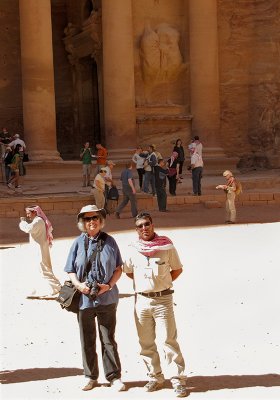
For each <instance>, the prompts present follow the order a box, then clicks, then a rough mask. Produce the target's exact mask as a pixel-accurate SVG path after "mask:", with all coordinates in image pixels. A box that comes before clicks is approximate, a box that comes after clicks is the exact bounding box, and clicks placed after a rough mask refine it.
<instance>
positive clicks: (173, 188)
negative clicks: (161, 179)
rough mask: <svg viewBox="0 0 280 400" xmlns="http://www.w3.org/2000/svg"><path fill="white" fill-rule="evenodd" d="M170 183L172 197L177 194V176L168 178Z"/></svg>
mask: <svg viewBox="0 0 280 400" xmlns="http://www.w3.org/2000/svg"><path fill="white" fill-rule="evenodd" d="M168 181H169V193H170V194H172V195H175V194H176V187H177V178H176V175H173V176H168Z"/></svg>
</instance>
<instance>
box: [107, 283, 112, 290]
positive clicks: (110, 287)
mask: <svg viewBox="0 0 280 400" xmlns="http://www.w3.org/2000/svg"><path fill="white" fill-rule="evenodd" d="M107 285H108V286H109V290H108V292H110V290H112V289H113V288H112V286H111V285H110V283H109V282H108V283H107Z"/></svg>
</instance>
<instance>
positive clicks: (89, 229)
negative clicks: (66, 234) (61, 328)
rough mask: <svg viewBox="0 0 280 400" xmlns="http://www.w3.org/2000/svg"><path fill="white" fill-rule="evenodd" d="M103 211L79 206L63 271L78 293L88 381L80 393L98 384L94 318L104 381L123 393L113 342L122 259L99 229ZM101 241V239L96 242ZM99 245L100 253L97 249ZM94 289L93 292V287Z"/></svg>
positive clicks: (109, 238)
mask: <svg viewBox="0 0 280 400" xmlns="http://www.w3.org/2000/svg"><path fill="white" fill-rule="evenodd" d="M104 221H105V210H103V209H98V208H97V206H96V205H87V206H85V207H83V208H82V209H81V211H80V213H79V214H78V228H79V229H80V230H81V231H82V233H81V235H80V236H78V237H77V238H76V239H75V241H74V243H73V244H72V246H71V249H70V252H69V255H68V259H67V262H66V266H65V268H64V271H65V272H67V273H68V274H69V278H70V279H71V281H72V283H73V284H74V285H75V287H76V288H77V289H78V290H79V291H80V292H81V293H82V295H81V298H80V304H79V312H78V323H79V328H80V339H81V347H82V357H83V366H84V374H85V376H86V378H89V380H88V382H87V383H86V385H85V386H84V387H83V390H91V389H93V388H94V387H96V386H97V385H98V382H97V380H98V375H99V369H98V360H97V353H96V324H95V319H96V318H97V323H98V329H99V336H100V341H101V348H102V361H103V368H104V373H105V377H106V379H107V380H108V381H109V382H110V384H111V386H112V388H114V389H116V390H117V391H122V390H125V385H124V384H123V383H122V381H121V379H120V378H121V364H120V359H119V354H118V350H117V343H116V341H115V327H116V311H117V304H118V293H119V292H118V288H117V286H116V283H117V281H118V280H119V278H120V276H121V274H122V264H123V262H122V258H121V254H120V250H119V248H118V245H117V243H116V242H115V240H114V238H113V237H112V236H110V235H108V234H105V233H104V232H101V229H102V228H103V227H104ZM100 239H102V240H100ZM100 244H101V249H100V251H97V246H99V245H100ZM94 283H96V286H97V288H96V290H95V291H94V292H93V289H92V287H93V285H94Z"/></svg>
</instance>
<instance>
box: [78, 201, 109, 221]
mask: <svg viewBox="0 0 280 400" xmlns="http://www.w3.org/2000/svg"><path fill="white" fill-rule="evenodd" d="M89 212H100V213H101V215H102V216H103V218H105V217H106V211H105V210H104V208H98V207H97V206H96V205H95V204H88V205H87V206H84V207H82V208H81V211H80V212H79V214H78V216H77V218H78V220H79V219H80V218H83V216H84V214H85V213H89Z"/></svg>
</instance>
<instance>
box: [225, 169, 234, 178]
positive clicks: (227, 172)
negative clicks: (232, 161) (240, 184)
mask: <svg viewBox="0 0 280 400" xmlns="http://www.w3.org/2000/svg"><path fill="white" fill-rule="evenodd" d="M228 175H229V176H233V175H232V172H231V171H229V170H228V169H227V170H226V171H224V173H223V176H228Z"/></svg>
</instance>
